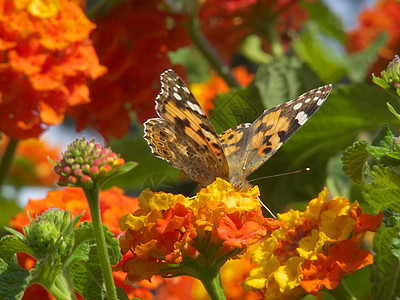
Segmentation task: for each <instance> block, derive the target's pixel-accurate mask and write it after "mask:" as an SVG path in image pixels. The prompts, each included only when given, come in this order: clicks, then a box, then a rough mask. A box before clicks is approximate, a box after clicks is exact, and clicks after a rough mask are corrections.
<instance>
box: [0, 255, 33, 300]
mask: <svg viewBox="0 0 400 300" xmlns="http://www.w3.org/2000/svg"><path fill="white" fill-rule="evenodd" d="M28 279H29V271H27V270H25V269H23V268H22V267H21V266H19V265H18V264H16V263H13V262H10V261H7V260H3V259H1V258H0V299H3V300H16V299H21V298H22V296H23V295H24V291H25V289H26V288H27V287H28Z"/></svg>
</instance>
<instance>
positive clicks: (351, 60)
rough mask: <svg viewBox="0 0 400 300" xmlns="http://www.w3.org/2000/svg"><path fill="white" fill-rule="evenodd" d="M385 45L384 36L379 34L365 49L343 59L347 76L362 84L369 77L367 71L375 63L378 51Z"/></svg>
mask: <svg viewBox="0 0 400 300" xmlns="http://www.w3.org/2000/svg"><path fill="white" fill-rule="evenodd" d="M385 43H386V36H385V34H381V35H380V36H379V37H378V38H377V39H375V41H374V42H373V43H372V44H370V45H369V47H368V48H367V49H364V50H361V51H359V52H355V53H352V54H350V55H349V56H346V57H345V58H344V65H345V67H346V70H347V74H348V76H349V77H350V79H351V80H352V81H354V82H362V81H364V80H365V77H366V76H367V75H368V76H369V73H368V71H369V69H370V67H371V65H372V64H373V63H374V62H375V60H376V57H377V55H378V51H379V49H380V48H381V47H382V46H384V45H385Z"/></svg>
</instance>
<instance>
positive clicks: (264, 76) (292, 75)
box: [236, 56, 323, 125]
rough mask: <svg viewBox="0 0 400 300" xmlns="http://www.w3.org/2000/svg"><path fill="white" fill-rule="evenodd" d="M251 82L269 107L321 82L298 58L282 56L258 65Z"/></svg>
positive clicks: (266, 106) (265, 106) (319, 84)
mask: <svg viewBox="0 0 400 300" xmlns="http://www.w3.org/2000/svg"><path fill="white" fill-rule="evenodd" d="M252 84H254V86H255V87H256V89H257V90H258V92H259V95H260V97H261V100H262V103H263V104H264V108H271V107H274V106H276V105H278V104H281V103H283V102H286V101H289V100H291V99H293V98H295V97H297V96H300V94H302V93H304V92H307V91H309V90H311V89H313V88H316V87H318V86H321V85H323V82H322V81H321V80H320V79H319V78H318V77H317V76H316V75H315V73H314V72H313V71H312V70H311V69H310V68H309V67H308V66H307V65H306V64H304V63H302V62H300V61H299V59H298V58H296V57H290V58H288V57H286V56H284V57H281V58H279V59H275V60H274V61H272V62H271V63H270V64H268V65H263V66H260V67H259V68H258V71H257V74H256V76H255V77H254V80H253V83H252ZM257 117H258V116H256V117H255V118H257ZM255 118H254V119H255ZM254 119H253V120H252V121H254ZM236 125H237V124H236Z"/></svg>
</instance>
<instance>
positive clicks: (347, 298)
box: [325, 280, 357, 300]
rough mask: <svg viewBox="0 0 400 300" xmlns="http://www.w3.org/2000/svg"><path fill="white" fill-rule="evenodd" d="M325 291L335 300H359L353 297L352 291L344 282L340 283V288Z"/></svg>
mask: <svg viewBox="0 0 400 300" xmlns="http://www.w3.org/2000/svg"><path fill="white" fill-rule="evenodd" d="M325 291H326V292H327V293H328V294H330V295H332V296H333V297H334V298H335V299H340V300H342V299H343V300H357V298H356V297H354V296H353V294H352V293H351V291H350V290H349V289H348V287H347V286H346V284H345V283H344V282H343V280H342V281H341V282H340V284H339V285H338V287H337V288H336V289H334V290H326V289H325Z"/></svg>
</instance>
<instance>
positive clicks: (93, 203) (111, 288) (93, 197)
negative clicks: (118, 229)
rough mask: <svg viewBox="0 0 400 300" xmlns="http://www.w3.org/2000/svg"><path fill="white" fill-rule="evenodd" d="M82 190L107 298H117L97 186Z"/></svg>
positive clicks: (113, 299) (109, 299)
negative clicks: (86, 202) (90, 218)
mask: <svg viewBox="0 0 400 300" xmlns="http://www.w3.org/2000/svg"><path fill="white" fill-rule="evenodd" d="M83 190H84V192H85V196H86V199H87V201H88V203H89V210H90V215H91V216H92V223H93V232H94V238H95V240H96V244H97V250H98V255H99V260H100V264H101V270H102V272H103V277H104V283H105V286H106V291H107V299H108V300H117V294H116V289H115V284H114V278H113V275H112V270H111V264H110V258H109V256H108V252H107V247H106V239H105V237H104V232H103V225H102V223H101V217H100V203H99V187H98V186H95V187H93V188H91V189H83Z"/></svg>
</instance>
